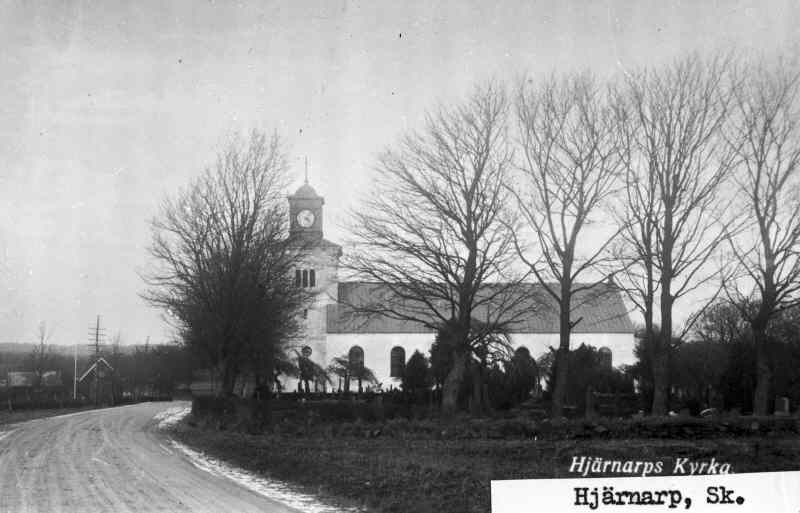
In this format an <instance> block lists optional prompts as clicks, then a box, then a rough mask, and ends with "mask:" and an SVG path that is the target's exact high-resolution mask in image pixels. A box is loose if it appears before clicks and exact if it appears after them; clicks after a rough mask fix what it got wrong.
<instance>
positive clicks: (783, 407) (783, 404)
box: [775, 397, 789, 417]
mask: <svg viewBox="0 0 800 513" xmlns="http://www.w3.org/2000/svg"><path fill="white" fill-rule="evenodd" d="M775 415H777V416H779V417H788V416H789V398H788V397H776V398H775Z"/></svg>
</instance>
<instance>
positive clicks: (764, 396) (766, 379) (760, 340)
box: [753, 326, 772, 415]
mask: <svg viewBox="0 0 800 513" xmlns="http://www.w3.org/2000/svg"><path fill="white" fill-rule="evenodd" d="M753 341H754V342H755V346H756V389H755V392H754V393H753V415H767V414H768V413H769V391H770V385H771V382H772V368H771V367H770V362H769V355H768V354H767V333H766V329H765V327H757V326H753Z"/></svg>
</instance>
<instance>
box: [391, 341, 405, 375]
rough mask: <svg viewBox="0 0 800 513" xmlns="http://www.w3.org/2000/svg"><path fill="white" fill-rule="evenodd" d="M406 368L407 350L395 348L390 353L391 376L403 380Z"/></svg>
mask: <svg viewBox="0 0 800 513" xmlns="http://www.w3.org/2000/svg"><path fill="white" fill-rule="evenodd" d="M405 367H406V350H405V349H403V348H402V347H400V346H394V347H393V348H392V351H391V352H390V353H389V376H390V377H392V378H402V377H403V371H405Z"/></svg>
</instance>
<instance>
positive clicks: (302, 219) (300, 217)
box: [297, 210, 314, 228]
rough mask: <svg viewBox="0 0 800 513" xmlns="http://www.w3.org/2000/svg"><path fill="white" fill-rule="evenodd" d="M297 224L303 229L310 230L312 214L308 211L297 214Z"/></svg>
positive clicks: (312, 222) (312, 219) (312, 221)
mask: <svg viewBox="0 0 800 513" xmlns="http://www.w3.org/2000/svg"><path fill="white" fill-rule="evenodd" d="M297 224H299V225H300V226H302V227H303V228H310V227H311V225H312V224H314V213H313V212H312V211H310V210H301V211H300V212H298V213H297Z"/></svg>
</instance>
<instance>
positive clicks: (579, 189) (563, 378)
mask: <svg viewBox="0 0 800 513" xmlns="http://www.w3.org/2000/svg"><path fill="white" fill-rule="evenodd" d="M517 114H518V120H519V129H520V130H519V131H520V138H521V147H522V150H523V156H524V159H523V164H522V166H521V181H520V183H519V184H518V185H517V184H515V185H514V186H513V187H511V190H512V191H513V194H514V195H515V196H516V199H517V202H516V203H517V205H518V207H519V211H520V212H521V214H522V218H523V219H524V221H525V222H526V223H527V225H528V227H529V229H530V230H529V231H530V232H531V233H532V237H533V239H534V242H535V244H534V245H535V248H536V250H535V251H534V252H532V253H531V252H529V251H528V250H527V249H526V248H525V247H524V245H523V244H518V245H517V248H518V250H519V254H520V257H521V258H522V259H523V261H524V262H525V264H527V266H528V267H529V268H530V270H531V272H532V273H533V275H534V276H535V277H536V279H537V280H538V281H539V283H540V284H541V285H542V287H543V288H544V289H545V290H546V291H547V294H548V295H549V296H550V297H551V298H552V300H553V301H554V302H555V304H557V305H558V312H559V344H558V350H557V351H556V361H555V366H556V376H555V384H554V388H553V401H552V415H553V416H554V417H560V416H561V415H562V409H563V402H564V397H565V392H566V385H567V365H568V355H569V346H570V334H571V332H572V329H573V328H574V327H575V326H576V325H577V324H578V323H579V322H580V321H581V319H574V318H573V317H572V312H573V311H574V310H575V308H577V307H578V306H579V304H582V303H583V302H586V301H591V300H597V299H598V298H596V297H593V296H596V295H598V294H599V291H600V290H601V289H602V290H605V288H604V287H600V286H598V285H599V283H598V282H599V281H603V280H605V279H607V277H608V274H607V272H606V270H605V269H604V268H605V267H606V265H605V264H609V263H610V259H611V255H610V254H609V252H608V249H609V247H610V245H611V243H612V241H613V240H614V239H615V237H616V235H617V234H618V233H619V230H618V229H617V228H615V227H614V226H606V227H605V229H599V230H595V232H594V233H589V232H588V231H587V228H588V229H590V225H592V224H595V225H596V226H598V227H599V226H602V223H600V219H601V215H602V210H603V208H604V206H606V205H607V201H608V200H609V198H610V197H612V196H613V195H614V194H615V193H616V191H617V190H618V188H619V187H620V178H621V173H622V164H621V158H620V154H619V152H618V151H617V145H618V140H617V138H618V135H617V130H615V127H614V123H615V116H614V112H613V110H612V108H611V106H610V104H609V101H608V97H607V95H606V94H604V92H603V91H602V90H601V89H600V88H599V87H598V84H597V81H596V80H595V78H594V77H592V76H591V75H589V74H586V73H584V74H574V75H569V76H567V77H566V78H563V79H555V78H553V79H549V80H547V81H545V82H544V83H543V84H542V85H539V86H530V85H525V86H523V87H522V88H521V91H520V94H519V96H518V101H517ZM581 279H583V280H586V281H584V282H581V281H580V280H581Z"/></svg>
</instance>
